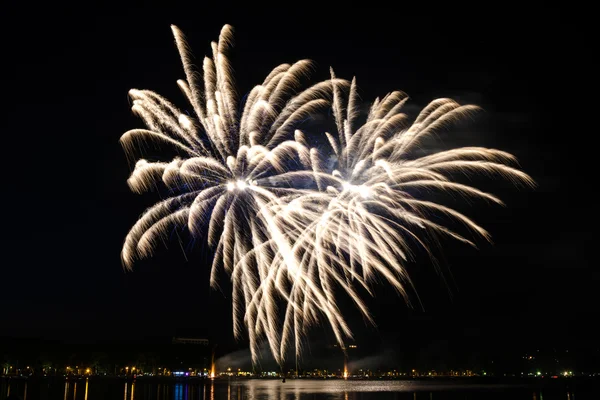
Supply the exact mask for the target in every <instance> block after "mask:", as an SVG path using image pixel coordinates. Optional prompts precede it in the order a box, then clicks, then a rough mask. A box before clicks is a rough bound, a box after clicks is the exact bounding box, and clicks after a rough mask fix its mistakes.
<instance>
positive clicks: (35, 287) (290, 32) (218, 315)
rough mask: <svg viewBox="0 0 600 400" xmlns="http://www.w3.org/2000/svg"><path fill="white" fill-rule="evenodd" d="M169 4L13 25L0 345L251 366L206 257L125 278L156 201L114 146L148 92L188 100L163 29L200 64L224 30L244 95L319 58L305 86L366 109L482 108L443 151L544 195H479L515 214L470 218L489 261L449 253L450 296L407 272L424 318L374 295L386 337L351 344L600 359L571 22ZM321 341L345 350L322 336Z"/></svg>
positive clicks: (478, 14) (476, 212)
mask: <svg viewBox="0 0 600 400" xmlns="http://www.w3.org/2000/svg"><path fill="white" fill-rule="evenodd" d="M166 3H168V4H169V5H164V6H163V7H157V6H145V7H143V8H141V7H140V8H137V9H133V8H131V9H124V8H121V7H119V8H118V9H117V8H115V9H114V10H95V12H93V13H92V12H87V13H84V14H85V15H83V14H76V11H75V10H59V9H54V8H53V9H51V10H50V9H49V10H43V9H37V8H36V9H35V13H34V14H32V10H27V9H19V10H16V9H10V10H9V12H8V14H6V15H8V16H9V17H10V22H9V23H8V24H4V25H3V28H2V29H3V32H2V37H3V41H5V42H7V46H5V48H4V50H3V54H4V57H3V64H4V66H7V65H8V67H9V68H8V71H9V72H3V73H2V87H3V88H4V89H7V88H8V93H6V91H5V93H4V95H3V107H2V108H3V114H4V116H3V118H2V124H1V125H2V133H3V143H4V145H3V152H2V154H3V157H4V163H3V164H4V174H3V181H4V185H3V189H2V191H3V196H2V202H3V205H4V207H3V209H4V217H3V223H2V226H3V229H2V230H1V234H2V239H1V241H0V243H1V246H2V251H1V254H2V258H1V259H0V265H1V266H2V267H1V268H2V274H1V275H0V276H1V277H0V299H1V302H2V308H1V310H2V318H1V321H2V322H1V323H0V326H1V327H2V328H1V330H0V337H24V338H37V339H44V340H61V341H66V342H94V341H101V340H108V339H111V340H128V339H135V338H145V339H146V340H152V338H157V340H158V338H164V337H167V338H168V337H171V336H174V335H189V336H199V337H207V338H209V339H210V340H211V342H212V343H218V344H219V348H220V349H221V350H220V351H222V352H223V353H225V352H228V351H233V350H235V349H243V348H245V346H246V343H244V342H240V343H236V342H235V341H234V340H233V335H232V333H231V310H230V305H229V301H230V300H229V298H230V295H229V292H227V290H224V292H225V293H221V292H218V291H213V290H211V289H210V288H209V285H208V279H207V277H208V269H209V264H207V260H209V258H210V254H209V253H208V252H209V249H208V248H206V247H202V246H199V247H197V248H195V249H194V250H192V251H189V252H188V253H187V261H186V258H185V257H184V256H183V255H182V251H181V249H180V247H179V245H178V244H177V242H176V241H172V242H170V245H169V249H168V251H164V250H159V251H158V254H157V256H156V257H155V258H153V259H151V260H148V261H144V262H140V263H138V264H137V266H136V268H135V270H134V271H133V272H130V273H125V272H124V271H123V269H122V266H121V261H120V250H121V245H122V242H123V239H124V237H125V235H126V233H127V231H128V229H129V228H130V227H131V226H132V225H133V223H134V222H135V221H136V220H137V218H138V217H139V215H140V214H141V213H142V211H143V210H144V209H145V208H146V207H149V206H150V205H152V204H153V203H154V202H155V201H156V200H157V197H156V196H155V195H153V194H149V195H143V196H140V195H136V194H134V193H132V192H130V191H129V189H128V187H127V185H126V180H127V178H128V176H129V174H130V172H131V170H132V167H133V165H130V164H129V163H128V161H127V159H126V157H125V154H124V152H123V150H122V148H121V146H120V144H119V138H120V136H121V135H122V134H123V133H124V132H125V131H127V130H129V129H133V128H143V127H144V126H143V123H142V121H141V120H140V119H138V118H137V117H135V116H133V114H132V113H131V111H130V100H129V99H128V96H127V92H128V90H129V89H130V88H140V89H150V90H153V91H156V92H158V93H159V94H161V95H163V96H165V97H166V98H168V99H170V100H171V101H173V102H174V103H175V104H176V105H178V106H180V107H182V108H184V107H187V103H186V101H185V99H184V98H183V95H182V94H181V93H180V92H179V89H178V88H177V85H176V80H177V79H180V78H183V77H184V75H183V70H182V67H181V64H180V61H179V57H178V54H177V51H176V48H175V45H174V40H173V38H172V35H171V31H170V24H176V25H178V26H179V27H180V28H181V29H182V30H183V32H184V33H185V34H186V36H187V37H188V40H189V43H190V46H191V48H192V50H193V53H194V54H195V56H196V57H197V59H198V60H201V59H202V57H203V56H204V55H205V54H208V53H209V52H210V46H209V43H210V41H212V40H216V39H217V37H218V34H219V31H220V28H221V26H222V25H223V24H225V23H228V24H231V25H233V27H234V28H235V47H234V49H233V51H232V52H231V60H232V63H233V67H234V69H235V76H236V81H237V86H238V90H239V93H240V94H241V95H243V94H245V93H247V92H248V91H249V90H250V89H251V88H252V87H253V86H254V85H255V84H258V83H260V82H262V80H263V79H264V77H265V76H266V75H267V74H268V72H270V70H271V69H272V68H274V67H275V66H277V65H279V64H281V63H284V62H293V61H296V60H299V59H303V58H309V59H312V60H314V61H315V65H316V67H315V69H314V73H313V76H312V80H311V82H317V81H319V80H322V79H326V78H327V76H328V70H329V66H332V67H334V69H335V71H336V74H337V75H338V76H340V77H343V78H347V79H351V78H352V77H353V76H356V77H357V79H358V84H359V88H360V94H361V97H362V99H363V100H364V101H368V102H371V101H373V100H374V99H375V97H376V96H383V95H385V94H386V93H388V92H390V91H393V90H403V91H405V92H406V93H408V94H409V95H410V97H411V100H410V102H409V104H410V106H411V107H423V106H424V105H426V104H427V102H428V101H430V100H433V99H434V98H437V97H452V98H455V99H457V100H458V101H460V102H463V103H475V104H478V105H480V106H482V107H483V108H484V109H485V112H484V113H482V114H480V115H479V116H478V117H477V118H476V119H475V120H474V121H472V123H471V124H470V125H469V126H470V127H469V128H468V129H467V130H465V131H461V132H462V134H457V135H456V137H453V136H452V135H451V134H448V135H447V136H444V142H445V143H446V144H447V145H453V146H456V145H484V146H487V147H494V148H499V149H502V150H505V151H509V152H512V153H513V154H515V155H516V156H517V157H518V158H519V160H520V162H521V165H522V168H523V169H524V170H525V171H526V172H528V173H529V174H531V175H532V176H533V177H534V179H535V180H536V181H537V183H538V185H539V186H538V187H537V188H536V189H514V188H511V187H509V185H507V184H506V183H503V182H501V181H494V182H491V183H485V184H484V186H483V187H484V188H486V189H488V190H490V191H491V192H493V193H495V194H498V195H499V196H500V197H502V198H503V199H504V200H505V202H506V204H507V207H505V208H501V207H497V206H489V207H479V206H475V207H473V208H472V210H467V211H468V212H469V215H470V216H473V217H474V218H475V219H476V220H477V222H479V223H480V224H481V225H482V226H484V227H485V228H486V229H488V230H489V232H491V234H492V235H493V238H494V245H488V244H485V243H481V244H482V245H481V248H480V249H479V250H478V251H477V250H473V249H471V248H468V247H466V246H463V245H459V244H457V243H454V242H452V241H447V242H445V243H444V248H445V250H444V254H445V257H444V260H443V264H444V275H445V276H446V277H447V278H449V277H450V274H449V273H448V272H450V273H451V276H452V277H451V279H449V280H448V287H449V290H448V288H447V287H446V284H445V283H444V282H443V280H442V279H441V278H440V276H439V275H438V274H437V273H436V271H435V270H434V268H433V267H432V266H431V265H430V264H429V263H428V261H427V259H426V258H425V257H421V258H420V259H419V262H418V263H416V264H414V265H411V266H410V269H411V271H412V272H413V278H414V280H415V285H416V288H417V290H418V293H419V295H420V299H421V302H422V307H421V306H420V305H419V304H418V302H415V307H414V308H413V309H409V308H407V307H406V306H405V305H404V304H403V302H402V300H401V299H399V298H397V297H396V296H395V295H394V293H392V291H391V290H390V289H389V288H385V287H382V286H380V287H379V289H378V295H377V299H376V301H369V305H370V307H371V309H372V311H373V314H374V316H375V320H376V321H377V323H378V324H379V326H378V328H377V329H375V328H371V327H368V326H365V324H364V323H363V321H362V320H361V319H360V318H354V319H352V320H351V323H352V326H353V328H354V330H355V332H356V333H357V343H359V344H361V345H364V346H365V347H367V348H369V349H370V350H369V351H372V352H373V353H377V352H378V351H381V350H382V349H386V348H391V347H394V348H402V347H403V346H407V343H410V346H411V347H419V346H420V347H421V348H424V347H427V346H430V345H431V344H432V343H436V342H439V341H442V342H443V341H463V342H464V341H467V342H468V341H471V340H476V341H478V342H480V343H484V344H485V343H487V345H488V346H489V347H497V346H500V347H501V348H503V349H510V348H512V347H515V346H517V347H524V348H525V347H527V348H534V347H535V346H538V345H545V346H559V347H569V346H584V347H585V346H591V348H597V347H598V346H600V343H599V342H598V337H600V331H599V328H598V325H597V323H596V320H597V319H598V318H599V316H600V313H599V311H598V304H599V300H600V295H599V294H598V293H599V291H598V289H597V283H598V282H599V281H600V273H599V272H598V268H597V267H594V266H593V265H595V264H596V263H595V262H593V260H594V259H595V258H596V254H597V250H592V231H593V227H594V222H592V221H593V220H595V219H596V212H594V211H593V209H592V204H595V203H596V197H595V195H594V194H593V193H594V189H592V187H593V186H595V185H596V183H597V179H596V178H595V177H592V173H591V171H593V170H594V169H595V167H593V166H592V161H596V158H595V157H594V156H593V155H592V149H593V148H594V147H595V146H594V143H595V141H596V140H597V139H596V138H595V136H596V130H597V128H596V127H594V128H590V127H592V126H594V125H593V119H594V118H595V116H594V114H593V113H587V112H586V111H585V108H586V103H587V102H588V100H587V97H588V96H589V95H588V94H587V92H588V91H591V90H592V89H591V88H590V89H588V88H587V87H588V85H589V83H591V81H590V82H588V81H587V78H586V75H587V73H588V71H587V69H589V68H590V66H589V64H588V61H587V60H586V58H588V57H590V55H589V51H590V50H591V47H588V46H589V44H588V43H587V42H588V41H591V39H589V37H588V36H587V35H586V34H585V32H584V31H583V29H584V28H585V24H584V23H583V22H582V23H581V24H578V23H576V22H575V20H574V19H573V17H574V16H573V15H572V13H571V12H569V11H566V10H563V9H559V8H544V7H541V6H540V7H539V8H537V9H535V10H529V9H526V8H522V7H519V8H517V9H508V8H502V9H500V8H498V9H489V8H487V6H486V8H485V9H484V8H477V7H474V8H472V7H471V8H467V7H464V8H462V9H461V8H458V9H449V8H448V9H443V8H442V9H437V10H435V9H434V7H433V6H431V7H429V6H427V7H421V8H420V9H416V8H415V9H412V8H410V9H409V7H408V6H405V5H403V4H399V5H398V9H397V10H396V11H393V10H391V9H386V8H381V9H375V8H367V7H366V6H361V7H359V8H355V9H349V8H348V6H342V5H340V6H338V11H335V12H334V11H333V10H330V9H329V8H326V9H323V8H322V7H323V6H322V5H321V6H316V5H310V4H304V3H289V7H290V9H289V10H287V11H286V10H285V9H284V6H283V5H282V6H281V9H273V10H272V9H265V8H263V7H261V6H253V7H252V8H238V7H236V6H234V5H233V4H228V5H227V6H223V7H222V8H221V9H211V8H209V7H207V6H205V5H201V4H202V3H201V2H194V3H195V4H198V6H196V7H190V6H179V5H177V6H175V5H174V4H175V3H172V2H166ZM285 7H288V5H286V6H285ZM490 7H491V6H490ZM7 54H8V55H7ZM465 132H466V133H465ZM221 280H222V282H226V277H225V276H222V279H221ZM224 288H227V285H226V284H224ZM313 336H314V337H315V338H316V339H315V340H317V341H318V340H321V341H325V342H327V341H331V342H333V338H332V337H331V334H330V333H328V332H327V331H326V329H324V328H316V329H315V331H314V332H313Z"/></svg>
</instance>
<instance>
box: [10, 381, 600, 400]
mask: <svg viewBox="0 0 600 400" xmlns="http://www.w3.org/2000/svg"><path fill="white" fill-rule="evenodd" d="M567 381H568V382H567ZM598 383H599V382H598V381H597V380H596V381H595V382H591V381H585V382H578V381H575V380H563V381H561V382H547V381H546V382H539V383H534V384H532V383H527V384H525V383H524V384H498V383H479V382H465V381H463V382H452V381H437V380H435V381H352V380H348V381H344V380H311V379H299V380H295V379H290V380H287V382H285V383H282V382H281V381H280V380H263V379H249V380H236V379H232V380H226V379H224V380H215V381H197V382H191V381H190V382H172V381H170V382H157V381H147V380H146V381H144V380H137V381H134V382H132V381H124V380H120V379H103V378H91V379H90V380H85V379H80V380H69V381H64V380H62V379H45V378H41V379H33V380H24V379H2V380H0V400H5V399H6V398H7V397H8V395H9V394H12V395H15V394H16V395H18V396H20V398H21V399H22V400H38V399H39V400H96V399H100V400H113V399H115V400H116V399H123V400H221V399H222V400H241V399H247V400H309V399H310V400H384V399H388V400H391V399H395V400H443V399H447V400H459V399H460V400H500V399H502V400H504V399H507V400H521V399H523V400H524V399H527V400H553V399H561V400H585V399H594V400H597V399H600V391H599V389H598V388H596V387H600V384H598Z"/></svg>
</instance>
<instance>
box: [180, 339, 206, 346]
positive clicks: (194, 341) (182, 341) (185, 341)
mask: <svg viewBox="0 0 600 400" xmlns="http://www.w3.org/2000/svg"><path fill="white" fill-rule="evenodd" d="M173 344H199V345H203V346H208V339H201V338H186V337H174V338H173Z"/></svg>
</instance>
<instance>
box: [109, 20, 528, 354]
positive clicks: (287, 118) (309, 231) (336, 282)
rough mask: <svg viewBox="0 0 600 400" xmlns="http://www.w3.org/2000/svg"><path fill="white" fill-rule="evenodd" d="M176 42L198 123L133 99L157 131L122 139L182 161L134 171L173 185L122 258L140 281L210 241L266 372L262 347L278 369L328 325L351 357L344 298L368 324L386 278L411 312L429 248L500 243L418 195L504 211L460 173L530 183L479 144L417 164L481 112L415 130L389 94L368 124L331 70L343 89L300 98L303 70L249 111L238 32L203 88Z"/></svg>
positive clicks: (137, 185) (447, 106)
mask: <svg viewBox="0 0 600 400" xmlns="http://www.w3.org/2000/svg"><path fill="white" fill-rule="evenodd" d="M173 33H174V36H175V40H176V44H177V48H178V50H179V53H180V55H181V59H182V62H183V66H184V71H185V75H186V78H187V80H185V81H183V80H180V81H179V82H178V84H179V87H180V88H181V90H182V91H183V93H184V94H185V96H186V97H187V99H188V101H189V103H190V105H191V107H192V109H193V112H192V113H190V114H187V113H183V112H182V111H180V110H179V109H177V108H176V107H175V106H174V105H173V104H172V103H170V102H169V101H167V100H166V99H164V98H163V97H161V96H159V95H158V94H156V93H154V92H151V91H146V90H132V91H130V95H131V97H132V98H133V107H132V109H133V111H134V112H135V113H136V114H138V115H139V116H140V117H141V118H142V119H143V120H144V122H145V124H146V125H147V126H148V129H147V130H143V129H135V130H132V131H129V132H127V133H125V134H124V135H123V136H122V138H121V142H122V144H123V146H124V148H125V149H126V151H127V153H128V154H129V153H133V152H135V151H136V150H137V149H139V148H140V147H142V146H143V145H144V144H145V143H147V142H155V143H159V144H161V145H163V146H167V147H170V148H171V149H172V150H173V151H175V152H177V153H178V154H179V156H178V157H176V158H174V159H172V160H170V161H168V162H161V161H147V160H144V159H141V160H139V161H137V163H136V166H135V169H134V171H133V173H132V175H131V177H130V178H129V180H128V183H129V186H130V187H131V189H132V190H133V191H135V192H143V191H148V190H152V189H154V188H157V187H163V188H165V189H166V190H167V192H168V194H169V197H168V198H167V199H165V200H162V201H161V202H159V203H158V204H156V205H155V206H153V207H151V208H149V209H148V210H146V212H145V213H144V214H143V215H142V217H141V218H140V219H139V220H138V221H137V223H136V224H135V225H134V226H133V228H132V229H131V231H130V232H129V234H128V235H127V237H126V239H125V244H124V246H123V251H122V260H123V263H124V265H125V267H126V268H131V266H132V265H133V263H134V262H135V260H136V259H138V258H142V257H147V256H150V255H151V254H152V252H153V250H154V249H155V247H156V245H157V244H158V243H159V242H160V241H161V240H162V239H163V238H164V237H165V236H166V235H167V234H168V233H169V232H171V231H172V230H173V229H176V228H178V227H182V226H183V227H186V228H187V229H189V231H190V232H191V233H192V234H193V235H196V236H201V237H206V240H207V242H208V244H209V245H210V246H212V247H213V248H214V250H215V257H214V261H213V264H212V268H211V278H210V283H211V285H212V286H213V287H214V286H217V284H218V283H217V278H218V276H219V274H218V272H219V271H220V269H221V267H222V269H223V270H225V271H226V272H227V273H228V274H229V276H230V278H231V281H232V302H233V326H234V334H235V336H236V337H239V336H240V335H241V334H242V333H243V331H244V330H243V329H242V328H243V327H245V328H246V330H247V334H248V339H249V342H250V350H251V353H252V359H253V362H257V361H258V359H259V344H260V342H261V341H262V340H265V341H266V342H267V344H268V346H269V349H270V351H271V352H272V354H273V356H274V357H275V360H276V361H277V362H278V363H280V364H282V363H283V362H284V361H285V355H286V352H287V350H288V349H290V348H293V349H294V351H295V353H296V355H298V354H300V352H301V351H302V338H303V337H304V335H305V334H306V332H307V331H308V330H309V329H310V327H311V326H313V325H314V324H316V323H318V322H319V321H321V320H325V321H326V322H327V323H328V324H329V326H330V327H331V328H332V331H333V332H334V334H335V337H336V339H337V341H338V342H339V344H340V347H341V348H345V346H344V342H345V340H347V339H348V338H351V337H352V331H351V329H350V327H349V325H348V324H347V322H346V321H345V319H344V316H343V314H342V312H341V310H340V309H339V307H338V305H337V304H338V301H339V296H336V290H340V289H341V291H343V292H344V293H345V294H346V295H347V296H349V298H350V299H351V300H352V301H353V302H354V304H355V305H356V306H357V307H358V309H359V310H360V312H361V313H362V314H363V315H364V316H365V317H366V318H367V320H369V321H371V317H370V314H369V312H368V310H367V308H366V305H365V303H364V301H363V299H362V295H361V293H364V292H366V293H367V294H369V295H373V294H374V286H375V285H374V284H375V282H376V281H377V280H378V279H379V280H381V278H383V280H384V281H386V282H387V283H388V284H389V285H391V286H392V287H394V288H395V289H396V290H397V291H398V293H399V294H400V295H401V296H403V297H404V298H405V299H406V300H407V301H408V294H407V287H408V286H407V285H410V279H409V276H408V273H407V270H406V265H407V263H408V262H410V261H411V260H412V259H413V257H414V251H415V246H416V247H419V248H422V249H424V250H425V251H426V252H427V253H428V254H429V255H430V257H431V258H432V259H434V256H433V252H432V250H431V246H432V245H433V244H434V243H435V240H436V238H437V237H438V236H439V235H446V236H449V237H451V238H453V239H457V240H459V241H462V242H464V243H467V244H469V245H473V246H474V245H475V243H474V240H473V237H483V238H484V239H488V240H489V238H490V235H489V234H488V233H487V232H486V231H485V229H484V228H482V227H481V226H479V225H478V224H477V223H475V222H474V221H473V220H471V219H470V218H469V217H467V216H466V215H464V214H462V213H461V212H459V211H457V210H455V209H453V208H451V207H448V206H446V205H443V204H441V203H439V202H437V201H432V200H427V199H426V198H424V197H423V196H420V195H418V193H419V192H423V191H426V192H439V193H448V194H455V195H459V196H460V197H464V198H480V199H484V200H486V201H489V202H491V203H496V204H502V202H501V200H500V199H499V198H497V197H496V196H494V195H493V194H491V193H487V192H484V191H481V190H479V189H477V188H475V187H473V186H472V185H471V184H465V183H460V182H459V181H458V180H457V179H456V178H457V176H458V175H459V174H465V175H472V174H486V175H496V176H500V177H503V178H506V179H509V180H511V181H512V182H514V183H515V184H523V185H533V181H532V179H531V178H530V177H529V176H528V175H526V174H525V173H523V172H522V171H520V170H519V169H518V166H517V164H516V160H515V158H514V157H513V156H512V155H510V154H508V153H506V152H502V151H499V150H494V149H485V148H480V147H468V148H459V149H451V150H447V151H440V152H434V153H431V154H428V155H418V152H416V151H415V150H417V149H418V148H419V147H420V146H422V145H423V143H424V140H425V139H427V138H430V137H431V136H433V135H434V134H435V133H436V132H437V131H439V129H440V128H442V127H444V126H446V125H448V124H450V123H453V122H454V121H456V120H458V119H461V118H463V117H465V116H467V115H470V114H471V113H472V112H474V111H475V110H476V109H477V107H475V106H470V105H465V106H461V105H459V104H458V103H456V102H455V101H453V100H450V99H438V100H435V101H433V102H431V103H430V104H429V105H428V106H427V107H425V108H424V109H423V110H422V111H421V112H420V113H419V115H418V116H417V117H416V119H414V120H410V119H409V118H408V116H407V115H405V114H404V113H402V107H403V105H404V103H405V102H406V100H407V96H406V95H405V94H404V93H402V92H392V93H390V94H388V95H387V96H385V97H384V98H383V99H381V100H379V99H377V100H376V101H375V102H374V103H373V104H372V106H371V108H370V110H369V113H368V115H367V116H366V120H365V121H364V122H361V123H359V122H358V121H359V114H360V113H359V108H360V104H359V101H358V96H357V86H356V81H355V80H353V81H352V83H351V84H350V83H348V82H347V81H345V80H341V79H337V78H336V77H335V76H334V74H333V71H332V72H331V79H330V80H327V81H323V82H319V83H317V84H315V85H313V86H311V87H309V88H308V89H304V90H300V84H301V79H302V77H303V76H304V75H306V73H307V72H308V69H309V67H310V63H309V62H308V61H306V60H303V61H299V62H297V63H295V64H292V65H288V64H284V65H281V66H278V67H277V68H275V69H274V70H273V71H272V72H271V73H270V74H269V75H268V76H267V78H266V79H265V81H264V82H263V83H262V84H261V85H258V86H256V87H254V88H253V89H252V91H251V92H250V93H249V95H248V96H247V99H246V101H245V103H244V104H243V109H241V110H240V111H238V104H239V101H238V99H237V97H236V92H235V90H234V86H233V76H232V73H231V66H230V63H229V61H228V59H227V52H228V49H229V47H230V46H231V41H232V29H231V27H229V26H225V27H224V28H223V29H222V31H221V35H220V37H219V40H218V42H216V43H212V51H213V57H212V58H205V59H204V62H203V74H201V75H198V74H197V73H196V71H195V70H194V69H193V67H192V63H191V55H190V53H189V50H188V47H187V45H186V42H185V39H184V37H183V35H182V33H181V32H180V31H179V30H178V29H177V28H176V27H173ZM199 76H202V79H199ZM327 108H331V110H332V111H333V112H332V114H333V118H334V120H335V125H336V132H335V133H334V134H329V133H326V134H325V135H326V136H327V139H328V140H329V143H330V147H331V151H332V152H333V154H334V158H335V165H334V166H333V167H332V166H331V165H330V164H328V163H327V162H326V160H325V156H324V154H325V152H324V151H323V149H320V150H319V149H316V148H311V147H310V146H309V142H308V140H307V137H306V136H305V135H304V134H303V133H302V132H301V131H300V130H298V129H297V128H298V127H299V125H300V123H301V122H302V121H303V120H304V119H305V118H306V117H308V116H310V115H312V114H314V113H316V112H319V111H320V110H324V109H327ZM415 194H417V195H415ZM440 217H444V218H446V221H448V223H446V224H445V223H442V222H441V220H440ZM456 225H463V226H465V227H466V228H467V231H470V232H471V234H464V233H461V232H459V231H458V230H457V229H455V226H456ZM371 322H374V321H371Z"/></svg>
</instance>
